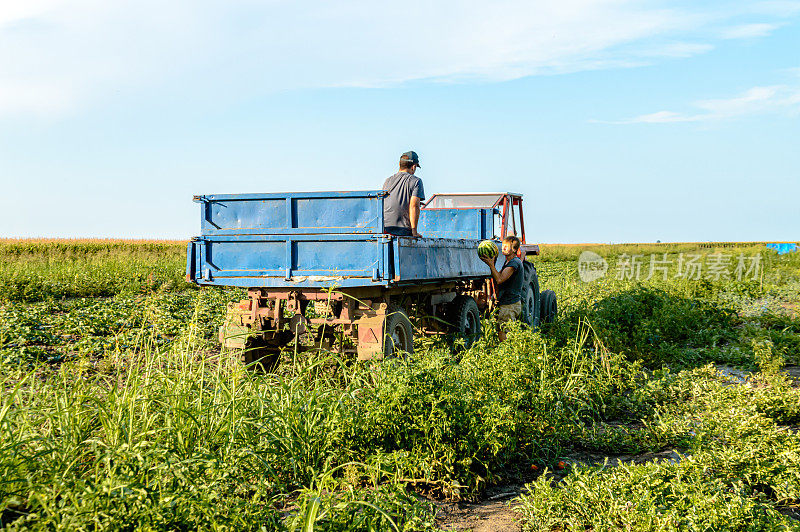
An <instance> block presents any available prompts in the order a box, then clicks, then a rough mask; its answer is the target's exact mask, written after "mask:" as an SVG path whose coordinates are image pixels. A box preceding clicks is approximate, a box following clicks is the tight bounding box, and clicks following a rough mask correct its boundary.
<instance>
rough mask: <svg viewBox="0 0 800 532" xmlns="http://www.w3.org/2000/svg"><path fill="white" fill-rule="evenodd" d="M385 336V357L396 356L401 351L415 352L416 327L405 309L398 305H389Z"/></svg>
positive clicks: (399, 354)
mask: <svg viewBox="0 0 800 532" xmlns="http://www.w3.org/2000/svg"><path fill="white" fill-rule="evenodd" d="M384 327H385V329H384V330H385V331H386V333H385V335H384V337H383V357H384V358H394V357H398V356H402V355H401V353H413V352H414V329H413V328H412V327H411V322H410V321H409V319H408V315H407V314H406V313H405V311H404V310H403V309H402V308H400V307H397V306H392V307H389V312H388V313H387V314H386V322H385V325H384Z"/></svg>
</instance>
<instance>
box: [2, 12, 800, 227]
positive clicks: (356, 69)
mask: <svg viewBox="0 0 800 532" xmlns="http://www.w3.org/2000/svg"><path fill="white" fill-rule="evenodd" d="M17 4H18V5H13V4H12V3H6V4H4V5H2V6H0V185H2V191H3V192H2V195H0V236H4V237H8V236H43V237H47V236H50V237H82V236H105V237H128V238H134V237H139V238H188V237H189V236H191V235H193V234H196V233H197V231H198V230H199V209H198V207H197V205H196V204H194V203H192V201H191V196H192V195H193V194H213V193H236V192H275V191H294V190H340V189H370V188H379V187H380V185H381V183H382V182H383V180H384V178H385V177H386V176H388V175H389V174H391V173H393V172H394V171H395V167H396V161H397V158H398V157H399V155H400V154H401V153H402V152H404V151H406V150H409V149H413V150H415V151H417V152H418V153H419V154H420V158H421V162H422V165H423V168H422V170H421V171H420V173H419V176H420V177H421V178H422V179H423V181H424V183H425V189H426V191H427V192H428V193H429V194H430V193H434V192H472V191H493V190H512V191H518V192H522V193H523V194H524V195H525V214H526V221H527V224H526V228H528V232H529V235H528V237H529V238H528V239H529V240H530V241H539V242H642V241H646V242H652V241H655V240H662V241H706V240H718V241H719V240H726V241H727V240H736V241H747V240H796V239H798V238H800V1H797V2H794V1H774V2H747V1H717V2H708V3H705V2H656V1H645V2H627V1H623V0H613V1H603V0H559V1H558V2H532V1H513V0H503V1H497V2H490V3H488V2H477V1H474V2H473V1H464V2H455V1H439V2H431V1H427V2H418V1H408V2H403V3H393V4H391V5H389V4H385V3H381V2H367V1H342V2H339V3H333V2H321V1H306V2H289V1H277V0H274V1H262V2H257V1H254V0H242V1H237V0H233V1H226V2H212V1H199V2H198V1H195V2H183V1H175V2H154V1H151V0H138V1H136V2H133V1H125V0H121V1H116V2H104V1H99V0H73V1H71V2H66V1H62V0H41V1H38V0H31V1H29V2H24V3H22V2H19V3H17Z"/></svg>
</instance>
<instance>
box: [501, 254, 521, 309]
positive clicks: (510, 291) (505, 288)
mask: <svg viewBox="0 0 800 532" xmlns="http://www.w3.org/2000/svg"><path fill="white" fill-rule="evenodd" d="M508 266H510V267H512V268H514V273H513V274H511V277H509V278H508V279H506V282H504V283H502V284H500V285H499V286H498V287H497V304H498V305H511V304H512V303H516V302H517V301H519V300H521V299H522V281H523V280H524V277H525V276H524V275H523V274H522V261H521V260H519V257H514V258H513V259H511V260H509V261H506V263H505V264H503V267H502V268H500V271H501V272H502V271H503V270H505V269H506V268H507V267H508Z"/></svg>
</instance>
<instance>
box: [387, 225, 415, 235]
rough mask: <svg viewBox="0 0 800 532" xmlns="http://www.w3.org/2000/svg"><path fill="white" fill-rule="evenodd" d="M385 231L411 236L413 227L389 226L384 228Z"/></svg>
mask: <svg viewBox="0 0 800 532" xmlns="http://www.w3.org/2000/svg"><path fill="white" fill-rule="evenodd" d="M383 232H384V233H388V234H390V235H394V236H411V229H409V228H407V227H397V226H388V227H384V228H383Z"/></svg>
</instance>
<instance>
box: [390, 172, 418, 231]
mask: <svg viewBox="0 0 800 532" xmlns="http://www.w3.org/2000/svg"><path fill="white" fill-rule="evenodd" d="M383 190H385V191H387V192H388V193H389V195H388V196H386V197H385V198H383V226H384V227H386V228H397V227H404V228H406V229H411V220H410V219H409V217H408V206H409V204H410V203H411V197H412V196H416V197H418V198H419V200H420V201H423V200H424V199H425V189H424V188H423V187H422V180H421V179H420V178H418V177H414V176H413V175H411V174H409V173H408V172H397V173H396V174H394V175H393V176H391V177H388V178H386V181H384V182H383Z"/></svg>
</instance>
